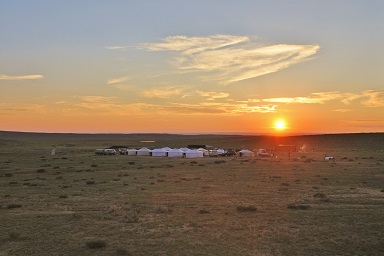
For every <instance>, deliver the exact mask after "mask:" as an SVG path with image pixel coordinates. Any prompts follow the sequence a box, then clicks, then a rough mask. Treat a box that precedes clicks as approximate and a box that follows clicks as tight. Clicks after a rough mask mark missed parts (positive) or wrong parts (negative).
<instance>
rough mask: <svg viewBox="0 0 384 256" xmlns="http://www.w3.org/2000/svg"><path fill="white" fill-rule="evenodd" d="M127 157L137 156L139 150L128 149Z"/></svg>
mask: <svg viewBox="0 0 384 256" xmlns="http://www.w3.org/2000/svg"><path fill="white" fill-rule="evenodd" d="M127 155H128V156H136V155H137V149H134V148H129V149H127Z"/></svg>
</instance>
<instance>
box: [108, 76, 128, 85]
mask: <svg viewBox="0 0 384 256" xmlns="http://www.w3.org/2000/svg"><path fill="white" fill-rule="evenodd" d="M129 79H130V78H129V77H128V76H124V77H118V78H114V79H110V80H108V81H107V84H120V83H124V82H126V81H128V80H129Z"/></svg>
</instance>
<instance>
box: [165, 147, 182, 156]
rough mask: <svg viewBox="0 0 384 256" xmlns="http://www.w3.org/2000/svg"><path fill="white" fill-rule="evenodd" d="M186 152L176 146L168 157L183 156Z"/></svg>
mask: <svg viewBox="0 0 384 256" xmlns="http://www.w3.org/2000/svg"><path fill="white" fill-rule="evenodd" d="M183 156H184V152H183V151H182V150H180V149H178V148H174V149H171V150H169V151H168V157H183Z"/></svg>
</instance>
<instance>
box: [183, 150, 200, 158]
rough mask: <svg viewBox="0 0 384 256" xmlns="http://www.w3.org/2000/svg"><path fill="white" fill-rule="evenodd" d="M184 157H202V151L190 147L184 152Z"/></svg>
mask: <svg viewBox="0 0 384 256" xmlns="http://www.w3.org/2000/svg"><path fill="white" fill-rule="evenodd" d="M185 157H186V158H198V157H204V154H203V152H201V151H199V150H194V149H190V150H188V151H187V152H185Z"/></svg>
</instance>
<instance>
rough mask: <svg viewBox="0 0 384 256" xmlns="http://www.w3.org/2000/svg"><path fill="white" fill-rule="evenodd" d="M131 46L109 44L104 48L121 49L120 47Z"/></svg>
mask: <svg viewBox="0 0 384 256" xmlns="http://www.w3.org/2000/svg"><path fill="white" fill-rule="evenodd" d="M130 47H131V46H128V45H111V46H106V47H105V49H107V50H121V49H127V48H130Z"/></svg>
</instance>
